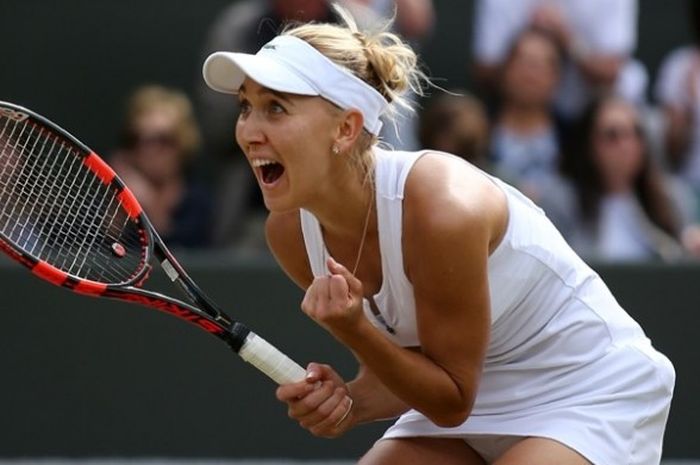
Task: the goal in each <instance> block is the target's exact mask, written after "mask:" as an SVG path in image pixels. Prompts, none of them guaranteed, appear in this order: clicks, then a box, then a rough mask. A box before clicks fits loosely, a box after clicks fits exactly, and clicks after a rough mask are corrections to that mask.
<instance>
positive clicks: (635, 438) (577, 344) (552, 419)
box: [383, 311, 675, 465]
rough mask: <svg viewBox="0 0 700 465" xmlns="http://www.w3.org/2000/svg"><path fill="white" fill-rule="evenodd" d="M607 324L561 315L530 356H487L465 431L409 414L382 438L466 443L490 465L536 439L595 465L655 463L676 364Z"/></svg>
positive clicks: (643, 339) (578, 314) (588, 314)
mask: <svg viewBox="0 0 700 465" xmlns="http://www.w3.org/2000/svg"><path fill="white" fill-rule="evenodd" d="M589 317H590V320H589ZM596 319H597V321H596ZM606 319H607V318H603V319H600V314H599V313H597V312H590V311H588V312H562V313H560V314H559V315H557V316H555V317H554V318H553V319H552V320H550V322H549V324H548V325H547V328H546V329H545V330H544V331H540V332H539V334H538V336H537V337H535V338H533V341H534V342H533V344H532V345H531V346H529V347H528V348H527V351H526V352H525V353H518V356H517V357H512V358H509V359H508V360H507V361H506V360H503V359H501V360H497V361H496V362H494V361H493V360H492V361H491V362H492V363H489V359H488V357H487V363H486V365H485V368H484V373H483V375H482V378H481V383H480V387H479V392H478V393H477V397H476V402H475V406H474V409H473V410H472V414H471V415H470V417H469V418H468V419H467V421H466V422H465V423H463V424H462V425H460V426H457V427H454V428H441V427H438V426H436V425H435V424H434V423H432V422H431V421H430V420H429V419H427V418H426V417H425V416H424V415H422V414H421V413H419V412H417V411H415V410H411V411H409V412H407V413H405V414H404V415H402V416H401V417H400V418H399V419H398V420H397V421H396V423H395V424H394V425H393V426H391V427H390V428H389V429H388V430H387V431H386V433H385V434H384V436H383V439H385V438H400V437H417V436H424V437H449V438H462V439H464V440H465V441H466V442H467V443H468V444H470V445H471V446H472V448H473V449H475V450H476V451H477V452H478V453H480V454H481V455H482V456H483V457H484V458H485V459H486V460H487V461H489V462H490V461H492V460H494V459H496V458H497V457H498V456H500V455H501V454H502V453H503V452H504V451H505V450H507V449H508V448H509V447H510V446H512V445H513V444H514V443H515V442H517V440H519V439H520V438H522V437H531V436H534V437H543V438H550V439H553V440H556V441H558V442H560V443H562V444H564V445H566V446H568V447H569V448H571V449H574V450H575V451H577V452H578V453H580V454H581V455H583V456H584V457H585V458H586V459H588V460H589V461H590V462H592V463H593V464H594V465H623V464H624V465H627V464H629V465H654V464H658V463H659V462H660V460H661V448H662V443H663V435H664V430H665V427H666V421H667V418H668V414H669V408H670V404H671V397H672V394H673V387H674V384H675V372H674V369H673V365H672V364H671V362H670V361H669V360H668V359H667V358H666V357H665V356H664V355H663V354H661V353H659V352H658V351H656V350H655V349H654V348H653V347H652V346H651V343H650V342H649V340H648V339H647V338H646V337H644V336H643V333H638V334H634V333H636V330H635V331H633V332H632V333H631V334H630V336H632V337H630V338H618V339H615V338H613V340H612V341H611V340H610V339H609V338H608V337H605V336H604V334H603V333H604V332H605V331H607V330H609V329H610V326H609V324H610V322H609V320H608V321H607V322H606V321H605V320H606ZM586 320H588V321H586ZM508 326H510V325H508ZM494 329H496V331H497V332H498V329H497V328H494ZM520 329H521V330H522V328H520ZM509 331H510V330H509ZM640 331H641V330H640ZM543 333H546V334H543ZM521 334H522V333H521ZM640 335H641V337H640ZM500 336H507V337H505V338H504V339H503V340H507V339H508V337H513V338H515V337H517V334H516V333H515V332H514V333H512V334H508V335H503V334H501V335H499V337H500ZM602 341H606V342H602ZM525 345H527V344H521V347H524V346H525ZM587 354H588V355H587ZM590 354H594V355H590ZM554 359H556V360H557V361H556V364H553V362H552V361H553V360H554Z"/></svg>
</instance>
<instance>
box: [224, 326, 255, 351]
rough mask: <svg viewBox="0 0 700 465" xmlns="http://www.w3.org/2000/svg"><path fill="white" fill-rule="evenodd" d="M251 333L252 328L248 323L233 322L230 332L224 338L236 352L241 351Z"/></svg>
mask: <svg viewBox="0 0 700 465" xmlns="http://www.w3.org/2000/svg"><path fill="white" fill-rule="evenodd" d="M250 334H251V333H250V329H248V327H247V326H246V325H244V324H242V323H238V322H236V323H234V324H233V326H231V330H230V332H229V333H228V334H226V336H225V337H224V338H225V340H226V343H227V344H228V345H229V346H230V347H231V349H233V351H234V352H236V353H239V352H240V351H241V348H242V347H243V346H244V345H245V343H246V339H247V338H248V336H249V335H250Z"/></svg>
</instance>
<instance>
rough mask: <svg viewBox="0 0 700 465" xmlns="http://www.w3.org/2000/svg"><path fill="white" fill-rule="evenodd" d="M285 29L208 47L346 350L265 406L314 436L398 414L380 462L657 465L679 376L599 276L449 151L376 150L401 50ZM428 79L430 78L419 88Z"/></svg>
mask: <svg viewBox="0 0 700 465" xmlns="http://www.w3.org/2000/svg"><path fill="white" fill-rule="evenodd" d="M339 13H340V14H341V15H342V16H343V18H344V20H345V23H344V24H343V25H341V26H337V25H328V24H305V25H299V26H296V27H293V28H289V29H287V30H285V31H284V32H282V33H281V35H279V36H277V37H276V38H275V39H273V40H272V41H270V42H269V43H268V44H266V45H265V46H263V47H262V49H261V50H260V51H259V52H258V53H257V54H255V55H249V54H240V53H229V52H217V53H214V54H212V55H211V56H210V57H209V58H208V59H207V61H206V63H205V65H204V77H205V80H206V82H207V83H208V85H209V86H210V87H211V88H213V89H215V90H217V91H220V92H226V93H231V94H236V95H237V96H238V98H239V99H240V106H241V113H240V116H239V118H238V122H237V124H236V139H237V141H238V143H239V144H240V146H241V148H242V149H243V151H244V153H245V156H246V157H247V159H248V161H249V162H250V165H251V167H252V169H253V171H254V173H255V176H256V177H257V180H258V183H259V185H260V188H261V190H262V193H263V196H264V200H265V204H266V206H267V208H268V209H269V210H270V214H269V217H268V221H267V225H266V233H267V239H268V242H269V245H270V248H271V250H272V251H273V253H274V255H275V256H276V258H277V260H278V261H279V263H280V265H281V266H282V268H283V269H284V270H285V271H286V273H287V274H288V275H289V276H290V277H291V279H292V280H293V281H294V282H296V283H297V284H298V285H299V286H301V287H302V288H303V289H305V290H306V295H305V297H304V299H303V302H302V304H301V308H302V310H303V311H304V312H305V313H306V314H307V315H308V316H310V317H311V318H312V319H314V320H315V321H316V322H317V323H318V324H320V325H321V326H323V327H324V328H325V329H326V330H328V331H329V332H330V333H331V334H332V335H333V336H335V338H337V339H338V340H339V341H340V342H341V343H342V344H344V345H345V346H347V347H348V348H349V349H350V350H352V352H353V353H354V354H355V355H356V357H357V359H358V361H359V363H360V369H359V374H358V375H357V377H356V378H355V379H353V380H351V381H348V382H346V381H344V380H343V379H341V377H340V376H339V375H338V374H337V373H336V372H335V371H334V370H333V369H332V368H331V367H329V366H326V365H322V364H316V363H312V364H310V365H309V366H308V369H307V373H308V374H307V379H306V380H305V381H302V382H299V383H294V384H288V385H284V386H281V387H280V388H279V389H278V391H277V396H278V398H279V399H280V400H281V401H283V402H286V403H287V405H288V409H289V415H290V416H291V417H292V418H294V419H296V420H297V421H298V422H299V423H300V424H301V426H303V427H304V428H307V429H308V430H309V431H311V433H313V434H315V435H317V436H323V437H336V436H339V435H341V434H343V433H345V432H346V431H348V430H349V429H351V428H353V427H354V426H356V425H358V424H361V423H365V422H370V421H373V420H378V419H385V418H393V417H398V419H397V420H396V423H395V424H394V425H393V426H392V427H390V428H389V429H388V431H386V433H385V434H384V436H383V437H382V439H381V440H380V441H378V442H377V443H376V444H375V445H374V446H373V447H372V448H371V449H370V450H369V452H368V453H367V454H366V455H365V456H364V457H363V458H362V459H361V460H360V463H361V464H363V465H370V464H371V465H375V464H392V465H393V464H401V465H410V464H440V465H451V464H465V465H466V464H469V465H474V464H484V463H489V464H491V463H493V464H498V465H507V464H518V465H523V464H538V465H549V464H552V465H553V464H557V465H561V464H568V465H576V464H595V465H621V464H639V465H642V464H643V465H651V464H658V463H659V461H660V456H661V445H662V440H663V434H664V429H665V424H666V420H667V416H668V412H669V405H670V401H671V395H672V391H673V387H674V379H675V373H674V370H673V366H672V365H671V363H670V362H669V361H668V359H667V358H666V357H664V356H663V355H662V354H660V353H659V352H657V351H656V350H655V349H654V348H653V347H652V345H651V343H650V341H649V339H648V338H647V337H646V336H645V334H644V332H643V331H642V329H641V328H640V326H639V325H638V324H637V323H636V322H635V321H634V320H633V319H632V318H631V317H630V316H629V315H628V314H627V313H626V312H625V311H624V310H623V309H622V308H621V307H620V305H619V304H618V303H617V302H616V300H615V298H614V297H613V296H612V295H611V293H610V291H609V290H608V288H607V287H606V285H605V284H604V283H603V282H602V281H601V279H600V277H599V276H598V275H597V274H596V273H595V272H594V271H592V270H591V269H590V268H589V267H588V266H587V265H586V264H585V263H584V262H583V261H582V260H581V259H579V258H578V257H577V256H576V255H575V254H574V252H573V251H572V250H571V249H570V248H569V246H568V245H567V244H566V242H565V241H564V240H563V239H562V237H561V236H560V234H559V233H558V232H557V230H556V229H555V228H554V226H552V224H551V223H550V222H549V220H548V219H547V218H546V217H545V215H544V214H543V213H542V211H541V210H539V209H538V208H537V207H536V206H535V205H533V204H532V203H531V202H530V201H529V200H528V199H527V198H526V197H524V196H523V195H522V194H520V193H519V192H518V191H517V190H515V189H514V188H512V187H510V186H509V185H507V184H505V183H503V182H501V181H500V180H498V179H496V178H494V177H491V176H489V175H487V174H486V173H484V172H482V171H480V170H479V169H477V168H475V167H474V166H472V165H470V164H469V163H467V162H466V161H464V160H462V159H459V158H457V157H455V156H452V155H449V154H446V153H439V152H435V151H431V150H426V151H421V152H415V153H408V152H398V151H392V150H386V149H383V148H380V147H379V145H378V140H377V134H378V133H379V130H380V127H381V125H382V123H381V119H380V118H381V117H382V116H383V115H386V114H389V115H390V114H391V111H392V109H396V107H397V105H399V106H400V105H401V104H402V103H404V101H403V99H402V96H401V95H402V93H403V92H404V91H406V90H407V89H408V88H409V87H414V88H415V87H416V84H417V83H418V82H419V81H420V79H421V77H422V74H421V73H420V71H418V68H417V67H416V55H415V54H414V52H413V51H412V50H411V49H410V48H409V47H408V46H407V45H405V44H404V43H403V42H402V41H401V40H400V39H399V38H398V37H396V36H395V35H392V34H391V33H388V32H386V31H384V32H381V31H380V32H377V33H371V34H370V33H365V32H362V31H359V30H358V29H357V27H356V25H355V24H354V22H353V20H352V18H351V17H349V16H348V15H347V14H346V13H345V12H343V11H342V10H339ZM423 77H424V76H423Z"/></svg>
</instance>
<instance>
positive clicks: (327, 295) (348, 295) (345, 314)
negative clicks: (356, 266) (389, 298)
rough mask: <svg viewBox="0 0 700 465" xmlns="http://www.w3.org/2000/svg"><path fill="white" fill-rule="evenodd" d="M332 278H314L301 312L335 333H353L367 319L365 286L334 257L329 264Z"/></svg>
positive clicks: (302, 303) (329, 260)
mask: <svg viewBox="0 0 700 465" xmlns="http://www.w3.org/2000/svg"><path fill="white" fill-rule="evenodd" d="M327 266H328V271H329V272H330V275H329V276H321V277H317V278H315V279H314V281H313V283H311V285H310V286H309V287H308V289H307V290H306V295H305V296H304V300H303V301H302V302H301V309H302V310H303V312H304V313H306V314H307V315H308V316H309V317H311V318H312V319H313V320H314V321H316V322H317V323H318V324H320V325H321V326H323V327H324V328H325V329H326V330H328V331H329V332H331V333H333V334H336V335H337V334H338V333H339V332H340V333H342V332H344V331H348V330H353V329H355V328H356V327H357V323H358V322H360V321H361V320H362V318H364V314H363V311H362V283H361V282H360V280H358V279H357V278H356V277H355V276H353V274H352V273H350V271H349V270H348V269H347V268H345V267H344V266H343V265H341V264H339V263H338V262H336V261H335V260H333V258H329V259H328V261H327Z"/></svg>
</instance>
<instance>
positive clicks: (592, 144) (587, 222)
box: [565, 97, 683, 261]
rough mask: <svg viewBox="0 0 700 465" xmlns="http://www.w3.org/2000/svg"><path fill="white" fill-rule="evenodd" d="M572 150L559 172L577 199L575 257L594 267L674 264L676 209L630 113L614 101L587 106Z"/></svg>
mask: <svg viewBox="0 0 700 465" xmlns="http://www.w3.org/2000/svg"><path fill="white" fill-rule="evenodd" d="M572 142H573V143H572V144H571V147H572V149H571V151H569V152H567V153H566V157H565V162H566V165H565V166H566V171H567V173H570V174H571V175H572V177H573V181H574V185H575V189H576V192H577V194H578V209H577V210H578V214H577V215H576V216H577V217H576V223H577V227H576V228H574V233H573V235H572V237H570V242H571V244H572V246H573V247H574V249H576V250H577V251H578V252H579V254H581V255H582V256H584V257H587V258H589V259H595V260H614V261H639V260H649V259H662V260H666V261H669V260H677V259H679V258H681V257H682V256H683V251H682V249H681V247H680V245H679V241H678V237H679V235H680V231H681V227H682V225H681V221H680V219H679V217H678V214H677V212H678V209H677V206H676V204H675V203H674V201H673V200H672V197H671V195H670V192H669V190H668V186H667V183H666V179H665V177H664V174H663V173H662V172H661V171H660V169H659V168H658V167H657V166H656V164H655V163H654V160H653V158H652V157H651V156H650V154H649V150H648V145H647V142H646V140H645V132H644V129H643V128H642V126H641V124H640V115H639V114H638V112H637V110H636V108H635V107H634V106H633V105H632V104H630V103H629V102H626V101H624V100H623V99H621V98H619V97H604V98H600V99H598V100H596V101H594V102H593V103H592V104H591V105H590V106H589V108H588V109H587V110H586V112H585V113H584V115H583V116H582V119H581V121H580V125H579V126H578V127H577V130H576V131H575V132H574V139H573V140H572Z"/></svg>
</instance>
